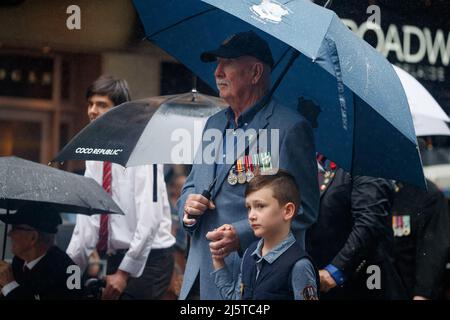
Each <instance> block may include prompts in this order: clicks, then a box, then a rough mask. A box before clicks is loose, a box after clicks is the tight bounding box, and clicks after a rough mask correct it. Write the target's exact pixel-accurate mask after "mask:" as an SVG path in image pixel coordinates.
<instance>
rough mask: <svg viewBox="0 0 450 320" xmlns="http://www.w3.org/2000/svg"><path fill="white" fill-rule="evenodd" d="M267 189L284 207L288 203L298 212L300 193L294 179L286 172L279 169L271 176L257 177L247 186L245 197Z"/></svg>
mask: <svg viewBox="0 0 450 320" xmlns="http://www.w3.org/2000/svg"><path fill="white" fill-rule="evenodd" d="M265 187H269V188H271V189H272V193H273V197H274V198H275V199H277V201H278V203H279V204H280V205H282V206H284V205H285V204H286V203H288V202H292V203H293V204H294V205H295V210H298V208H299V205H300V191H299V188H298V185H297V182H296V181H295V178H294V176H293V175H292V174H290V173H289V172H288V171H286V170H282V169H279V170H278V171H277V173H276V174H273V175H262V174H260V175H257V176H255V177H254V178H253V179H252V180H250V182H249V183H248V184H247V188H246V189H245V197H247V196H248V195H250V194H251V193H253V192H255V191H258V190H261V189H262V188H265Z"/></svg>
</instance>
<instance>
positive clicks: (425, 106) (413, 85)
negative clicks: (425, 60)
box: [394, 66, 450, 122]
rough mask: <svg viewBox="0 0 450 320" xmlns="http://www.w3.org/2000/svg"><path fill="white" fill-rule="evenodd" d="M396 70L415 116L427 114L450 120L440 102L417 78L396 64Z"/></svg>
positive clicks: (428, 116) (427, 115) (426, 115)
mask: <svg viewBox="0 0 450 320" xmlns="http://www.w3.org/2000/svg"><path fill="white" fill-rule="evenodd" d="M394 70H395V72H396V73H397V75H398V77H399V78H400V81H401V83H402V86H403V89H405V93H406V97H407V98H408V104H409V108H410V109H411V113H412V114H413V116H416V115H417V116H419V117H420V116H425V117H427V118H433V119H438V120H442V121H446V122H450V119H449V117H448V116H447V114H446V113H445V111H444V110H443V109H442V108H441V106H440V105H439V103H437V101H436V100H435V99H434V98H433V96H432V95H431V94H430V92H428V90H427V89H425V87H424V86H423V85H422V84H421V83H420V82H419V81H417V80H416V78H414V77H413V76H412V75H410V74H409V73H408V72H406V71H405V70H403V69H401V68H399V67H397V66H394ZM413 120H414V119H413Z"/></svg>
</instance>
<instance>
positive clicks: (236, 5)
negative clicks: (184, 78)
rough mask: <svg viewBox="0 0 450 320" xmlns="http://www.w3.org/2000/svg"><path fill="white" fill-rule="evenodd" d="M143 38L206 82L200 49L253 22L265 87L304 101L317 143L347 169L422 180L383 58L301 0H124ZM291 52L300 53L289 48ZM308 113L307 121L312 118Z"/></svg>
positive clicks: (295, 104)
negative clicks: (265, 63)
mask: <svg viewBox="0 0 450 320" xmlns="http://www.w3.org/2000/svg"><path fill="white" fill-rule="evenodd" d="M134 4H135V7H136V9H137V11H138V13H139V16H140V18H141V21H142V22H143V24H144V27H145V31H146V34H147V39H148V40H150V41H152V42H154V43H155V44H156V45H158V46H159V47H161V48H162V49H164V50H165V51H167V52H168V53H169V54H171V55H172V56H173V57H175V58H176V59H177V60H179V61H180V62H182V63H183V64H184V65H186V66H187V67H188V68H189V69H191V70H192V71H193V72H194V73H196V74H197V75H198V76H199V77H201V78H202V79H203V80H204V81H206V82H207V83H208V84H210V86H211V87H215V79H214V68H215V65H214V64H207V63H203V62H201V60H200V54H201V53H202V52H204V51H208V50H211V49H215V48H217V47H218V46H219V45H220V43H221V42H222V41H223V40H224V39H226V38H229V36H230V35H232V34H235V33H238V32H242V31H248V30H253V31H254V32H256V33H257V34H258V35H259V36H261V37H262V38H263V39H265V40H266V41H267V42H268V44H269V46H270V48H271V50H272V55H273V57H274V61H275V65H274V68H273V70H272V77H273V80H276V79H280V78H281V75H282V74H283V71H284V70H285V69H286V67H288V71H287V73H286V74H285V75H284V76H283V79H282V81H281V83H280V84H279V86H278V88H277V90H276V91H275V92H274V96H275V97H276V98H277V99H278V100H279V101H281V102H282V103H283V104H285V105H286V106H288V107H292V108H296V109H297V108H300V109H301V108H302V107H303V104H301V103H300V101H303V100H311V101H313V102H314V103H313V104H307V105H308V106H310V105H316V106H317V110H309V109H307V110H301V112H302V113H303V114H305V115H312V116H315V117H317V119H312V120H313V121H312V123H316V122H317V124H318V125H317V127H316V128H315V139H316V146H317V149H318V151H319V152H321V153H322V154H324V155H326V156H327V157H328V158H329V159H332V160H334V161H335V162H337V163H338V164H339V165H340V166H341V167H342V168H344V169H345V170H347V171H349V172H351V173H352V174H364V175H370V176H379V177H385V178H393V179H397V180H401V181H405V182H410V183H413V184H415V185H419V186H424V185H425V179H424V176H423V171H422V165H421V160H420V155H419V151H418V148H417V141H416V136H415V133H414V128H413V123H412V119H411V114H410V112H409V108H408V102H407V99H406V96H405V93H404V91H403V88H402V86H401V83H400V81H399V79H398V77H397V76H396V74H395V72H394V70H393V68H392V66H391V64H390V63H389V62H388V61H387V60H386V59H385V58H384V57H383V56H382V55H381V54H379V53H378V52H376V50H375V49H373V48H372V47H371V46H370V45H369V44H367V43H366V42H365V41H363V40H362V39H360V38H359V37H357V36H356V35H355V34H353V33H352V32H351V31H350V30H348V28H347V27H346V26H345V25H343V24H342V22H341V21H340V19H339V18H338V17H337V16H336V14H334V12H332V11H330V10H327V9H324V8H322V7H320V6H317V5H315V4H313V3H312V2H311V1H307V0H292V1H272V0H262V1H261V0H258V1H257V0H246V1H233V2H229V1H220V0H204V1H200V0H178V1H177V0H172V1H147V0H134ZM298 53H300V55H299V56H298V57H297V55H298ZM316 120H317V121H316Z"/></svg>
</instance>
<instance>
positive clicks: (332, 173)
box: [319, 168, 337, 200]
mask: <svg viewBox="0 0 450 320" xmlns="http://www.w3.org/2000/svg"><path fill="white" fill-rule="evenodd" d="M327 172H328V174H327ZM336 174H337V168H336V169H334V170H326V171H325V172H319V188H320V200H322V197H323V195H324V194H325V193H326V192H327V191H328V189H330V186H331V184H332V183H333V181H334V179H335V178H336ZM320 175H322V177H320ZM321 179H323V180H322V181H321Z"/></svg>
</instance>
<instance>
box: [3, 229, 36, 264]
mask: <svg viewBox="0 0 450 320" xmlns="http://www.w3.org/2000/svg"><path fill="white" fill-rule="evenodd" d="M36 233H37V231H36V230H35V229H33V228H32V227H30V226H28V225H26V224H20V225H13V226H11V229H10V231H9V232H8V236H9V237H10V238H11V252H12V254H13V255H15V256H17V257H19V258H21V259H24V257H25V254H26V253H27V252H29V251H30V249H31V248H32V247H33V243H34V239H36Z"/></svg>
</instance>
